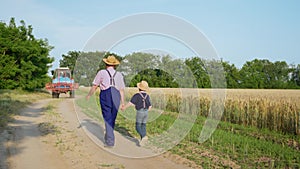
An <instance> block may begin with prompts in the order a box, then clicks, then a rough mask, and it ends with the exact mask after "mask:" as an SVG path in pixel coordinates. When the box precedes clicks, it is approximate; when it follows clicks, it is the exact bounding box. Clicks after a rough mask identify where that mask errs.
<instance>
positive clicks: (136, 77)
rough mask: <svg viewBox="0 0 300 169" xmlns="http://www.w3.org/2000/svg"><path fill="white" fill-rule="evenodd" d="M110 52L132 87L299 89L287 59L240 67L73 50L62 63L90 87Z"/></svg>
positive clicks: (299, 76) (297, 73)
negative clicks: (141, 82)
mask: <svg viewBox="0 0 300 169" xmlns="http://www.w3.org/2000/svg"><path fill="white" fill-rule="evenodd" d="M111 54H113V55H115V56H116V57H117V58H118V59H119V60H120V61H121V64H120V65H119V66H118V67H117V70H118V71H120V72H122V73H123V74H124V77H125V82H126V85H127V86H130V87H133V86H135V85H136V83H137V82H139V81H141V80H147V81H148V83H149V85H150V86H151V87H171V88H177V87H191V88H196V87H197V88H212V87H226V88H248V89H249V88H251V89H299V88H300V64H298V65H292V64H290V65H289V64H287V63H286V62H285V61H276V62H271V61H269V60H267V59H254V60H252V61H247V62H246V63H245V64H244V65H243V66H242V68H240V69H239V68H237V67H236V66H235V65H234V64H230V63H229V62H226V61H222V60H205V59H202V58H200V57H191V58H186V59H174V58H172V57H171V56H169V55H165V56H159V55H155V54H151V53H142V52H136V53H132V54H128V55H125V56H119V55H117V54H114V53H109V52H76V51H70V52H69V53H68V54H66V55H63V56H62V59H61V60H60V66H62V67H64V66H68V67H70V68H72V69H74V74H75V79H76V80H77V81H79V82H80V84H81V85H87V86H88V85H91V83H92V81H93V78H94V76H95V74H96V73H97V71H98V70H100V69H103V68H104V67H105V65H104V63H103V62H102V58H105V57H107V55H111ZM72 60H73V61H72ZM74 63H76V64H74ZM222 77H223V78H222ZM212 82H214V84H215V85H214V86H212Z"/></svg>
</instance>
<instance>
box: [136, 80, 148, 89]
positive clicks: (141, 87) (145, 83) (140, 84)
mask: <svg viewBox="0 0 300 169" xmlns="http://www.w3.org/2000/svg"><path fill="white" fill-rule="evenodd" d="M136 86H137V87H138V88H139V89H141V90H144V91H147V90H149V86H148V83H147V82H146V81H144V80H142V81H141V82H140V83H137V84H136Z"/></svg>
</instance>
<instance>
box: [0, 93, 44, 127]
mask: <svg viewBox="0 0 300 169" xmlns="http://www.w3.org/2000/svg"><path fill="white" fill-rule="evenodd" d="M47 97H49V93H47V92H42V91H36V92H27V91H22V90H0V130H1V129H3V128H4V127H5V126H6V125H7V123H8V122H10V121H11V120H12V119H13V116H14V115H17V114H19V111H20V109H22V108H24V107H25V106H26V105H28V104H30V103H32V102H34V101H36V100H39V99H42V98H47Z"/></svg>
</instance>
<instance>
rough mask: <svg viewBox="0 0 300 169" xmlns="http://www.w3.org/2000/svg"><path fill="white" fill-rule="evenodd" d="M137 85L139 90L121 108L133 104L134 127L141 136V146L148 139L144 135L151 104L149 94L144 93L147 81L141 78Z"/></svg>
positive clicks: (147, 88)
mask: <svg viewBox="0 0 300 169" xmlns="http://www.w3.org/2000/svg"><path fill="white" fill-rule="evenodd" d="M137 87H138V89H139V92H138V93H136V94H134V95H133V96H132V98H131V99H130V101H129V102H128V103H127V104H126V105H125V106H123V107H122V108H121V110H123V111H124V110H125V109H126V108H128V107H129V106H135V109H136V123H135V129H136V131H137V132H138V133H139V135H140V137H141V140H140V146H143V145H144V144H145V143H146V142H147V140H148V137H147V136H146V135H147V133H146V123H147V119H148V111H149V110H150V109H151V107H152V105H151V101H150V96H149V95H148V94H147V93H146V91H148V90H149V86H148V83H147V82H146V81H144V80H143V81H141V82H140V83H137Z"/></svg>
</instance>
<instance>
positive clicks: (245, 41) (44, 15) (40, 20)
mask: <svg viewBox="0 0 300 169" xmlns="http://www.w3.org/2000/svg"><path fill="white" fill-rule="evenodd" d="M145 12H157V13H164V14H169V15H173V16H177V17H179V18H181V19H183V20H185V21H186V22H189V23H190V24H192V25H193V26H195V27H196V28H197V29H199V30H200V31H201V32H202V33H203V34H204V35H205V36H206V37H207V38H208V39H209V40H210V42H211V43H212V45H213V46H214V47H215V49H216V51H217V52H218V56H219V57H220V58H223V60H225V61H228V62H229V63H231V64H235V65H236V66H237V67H241V66H242V65H243V64H244V63H245V62H246V61H251V60H253V59H255V58H258V59H269V60H270V61H286V62H287V63H288V64H300V45H299V44H300V42H299V39H300V1H297V0H287V1H279V0H218V1H217V0H210V1H208V0H207V1H201V0H192V1H182V0H181V1H179V0H152V1H138V0H127V1H117V0H111V1H100V0H90V1H86V0H78V1H76V0H72V1H71V0H64V1H62V0H50V1H46V0H1V6H0V16H1V17H0V20H2V21H4V22H6V23H7V22H8V21H9V19H10V18H11V17H15V19H16V21H17V23H19V21H20V20H24V21H25V23H26V24H27V25H32V27H33V30H34V31H33V33H34V35H35V36H36V37H37V38H42V39H44V38H47V39H48V41H49V44H50V45H52V46H54V47H55V48H54V49H53V50H52V51H51V53H50V55H51V56H53V57H55V59H56V61H55V64H54V67H56V66H57V65H58V61H59V59H61V55H62V54H67V52H68V51H74V50H76V51H81V50H83V48H84V46H85V44H86V43H87V41H88V40H89V39H90V38H91V37H92V36H93V35H95V33H96V32H97V31H99V30H100V29H102V28H103V27H105V26H106V25H108V24H110V23H112V22H114V21H116V20H118V19H120V18H124V17H126V16H130V15H133V14H139V13H145ZM145 22H147V21H145ZM133 26H134V25H133ZM155 38H157V37H155ZM155 38H152V39H151V38H150V39H147V38H144V39H141V40H139V38H136V39H129V40H128V41H126V43H125V42H124V44H121V45H120V47H119V48H118V47H116V48H115V51H114V52H116V53H118V54H120V55H124V54H128V52H132V51H134V50H139V48H138V47H137V46H139V45H141V44H143V46H141V47H140V50H145V49H147V45H149V48H158V49H159V50H165V51H166V52H170V53H171V54H174V55H179V57H180V56H188V55H192V54H191V53H189V52H188V51H186V49H183V48H182V50H181V48H176V49H177V50H174V51H173V50H172V49H168V47H164V46H161V45H160V44H159V47H155V46H151V40H153V39H155ZM164 40H165V39H164V38H161V39H160V40H159V41H161V42H164ZM169 41H170V40H166V41H165V42H167V43H164V44H169ZM141 42H142V43H141ZM134 43H136V46H135V48H134V47H133V46H134ZM170 43H171V42H170ZM129 44H130V45H129ZM173 48H174V47H173ZM179 50H180V52H178V51H179Z"/></svg>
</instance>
